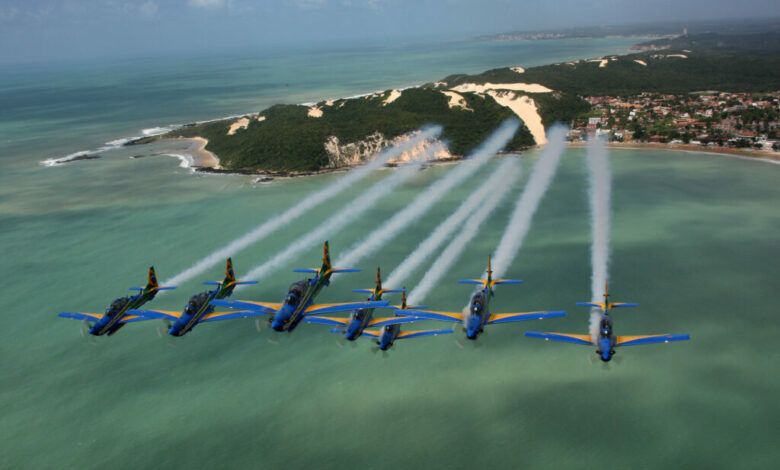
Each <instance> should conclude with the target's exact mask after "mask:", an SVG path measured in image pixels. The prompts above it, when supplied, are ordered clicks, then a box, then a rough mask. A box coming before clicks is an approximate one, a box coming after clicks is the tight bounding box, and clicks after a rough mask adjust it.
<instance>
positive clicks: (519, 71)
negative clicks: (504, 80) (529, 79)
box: [509, 67, 525, 73]
mask: <svg viewBox="0 0 780 470" xmlns="http://www.w3.org/2000/svg"><path fill="white" fill-rule="evenodd" d="M509 69H510V70H511V71H513V72H517V73H525V69H524V68H522V67H509Z"/></svg>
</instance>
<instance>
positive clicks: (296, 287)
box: [284, 281, 306, 305]
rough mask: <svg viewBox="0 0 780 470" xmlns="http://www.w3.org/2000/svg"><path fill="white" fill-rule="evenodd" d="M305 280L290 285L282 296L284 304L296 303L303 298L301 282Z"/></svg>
mask: <svg viewBox="0 0 780 470" xmlns="http://www.w3.org/2000/svg"><path fill="white" fill-rule="evenodd" d="M305 282H306V281H298V282H296V283H293V284H292V285H291V286H290V289H289V290H288V291H287V295H286V296H285V298H284V303H285V304H286V305H296V304H297V303H298V302H300V300H301V298H303V284H304V283H305Z"/></svg>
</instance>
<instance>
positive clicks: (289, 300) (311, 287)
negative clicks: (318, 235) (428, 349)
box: [211, 241, 390, 333]
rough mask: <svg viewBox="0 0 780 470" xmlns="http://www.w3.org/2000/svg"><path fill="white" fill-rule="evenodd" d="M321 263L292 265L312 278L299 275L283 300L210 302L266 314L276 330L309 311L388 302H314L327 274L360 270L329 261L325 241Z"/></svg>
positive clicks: (289, 328) (296, 322) (297, 321)
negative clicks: (313, 266) (307, 265)
mask: <svg viewBox="0 0 780 470" xmlns="http://www.w3.org/2000/svg"><path fill="white" fill-rule="evenodd" d="M322 250H323V253H322V267H321V268H319V269H317V268H307V269H295V270H294V272H298V273H313V274H315V276H314V277H313V278H311V279H301V280H300V281H297V282H294V283H293V284H292V285H290V288H289V289H288V291H287V295H286V296H285V298H284V302H283V303H272V302H255V301H249V300H227V299H221V300H220V299H218V300H212V301H211V305H218V306H222V307H231V308H240V309H246V310H251V311H253V312H256V313H257V314H266V315H268V322H269V323H270V325H271V328H273V329H274V330H275V331H287V332H288V333H292V331H293V330H295V328H296V327H297V326H298V325H299V324H300V322H301V320H303V318H304V317H306V316H309V315H316V314H323V313H334V312H345V311H349V310H354V309H356V308H376V307H384V306H386V305H387V304H389V303H390V302H388V301H386V300H385V301H381V302H380V301H376V302H348V303H336V304H315V303H314V299H315V297H316V296H317V294H319V292H320V291H321V290H322V288H323V287H325V286H327V285H329V284H330V277H331V275H333V274H335V273H351V272H359V271H360V270H359V269H338V268H334V267H333V266H332V265H331V263H330V252H329V249H328V242H327V241H326V242H325V244H324V245H323V248H322Z"/></svg>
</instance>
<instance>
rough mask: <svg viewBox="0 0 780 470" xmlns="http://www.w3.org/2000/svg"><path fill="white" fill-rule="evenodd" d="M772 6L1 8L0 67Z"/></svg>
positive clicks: (767, 2) (656, 2)
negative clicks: (27, 63) (49, 61)
mask: <svg viewBox="0 0 780 470" xmlns="http://www.w3.org/2000/svg"><path fill="white" fill-rule="evenodd" d="M776 1H777V0H741V1H739V2H718V1H712V0H641V1H640V0H623V1H619V0H550V1H543V0H542V1H540V0H255V1H250V0H58V1H57V0H0V63H14V62H46V61H48V60H57V59H59V60H63V59H65V60H68V59H78V58H91V57H117V58H121V57H126V56H134V57H139V56H145V55H154V54H157V55H159V54H164V53H172V52H191V53H199V52H216V51H221V50H225V49H226V48H227V49H234V48H240V49H252V48H257V49H263V48H275V47H279V46H323V45H328V44H363V43H367V42H372V43H378V42H382V41H393V42H399V41H410V42H413V41H419V40H425V39H430V38H452V39H466V38H469V37H473V36H477V35H483V34H493V33H501V32H507V31H525V30H539V29H549V28H566V27H574V26H598V25H616V24H626V23H629V24H630V23H637V22H642V23H646V22H652V21H670V20H672V21H685V20H693V19H718V18H745V17H751V18H760V17H766V16H770V15H771V16H777V14H778V11H777V3H776Z"/></svg>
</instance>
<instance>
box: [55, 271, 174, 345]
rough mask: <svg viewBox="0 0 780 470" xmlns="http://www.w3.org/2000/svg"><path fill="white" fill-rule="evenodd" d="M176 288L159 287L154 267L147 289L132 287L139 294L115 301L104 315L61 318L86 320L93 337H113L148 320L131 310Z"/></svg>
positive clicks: (78, 314) (71, 314)
mask: <svg viewBox="0 0 780 470" xmlns="http://www.w3.org/2000/svg"><path fill="white" fill-rule="evenodd" d="M175 288H176V287H162V286H159V285H157V276H156V275H155V273H154V266H152V267H150V268H149V279H148V281H147V282H146V287H131V288H130V290H137V291H139V292H138V294H136V295H133V296H130V297H120V298H118V299H114V301H113V302H111V304H110V305H109V306H108V307H107V308H106V311H105V312H104V313H102V314H101V313H84V312H62V313H60V314H59V316H60V317H63V318H73V319H74V320H84V322H86V324H87V327H88V328H89V330H88V331H89V334H91V335H95V336H101V335H104V334H108V336H111V335H113V334H114V333H116V332H117V331H119V329H120V328H122V327H123V326H125V325H126V324H128V323H133V322H137V321H142V320H146V318H144V317H142V316H140V315H134V314H130V313H129V310H132V309H137V308H138V307H140V306H142V305H143V304H145V303H146V302H149V301H150V300H152V299H154V297H155V296H156V295H157V292H159V291H161V290H169V289H175Z"/></svg>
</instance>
